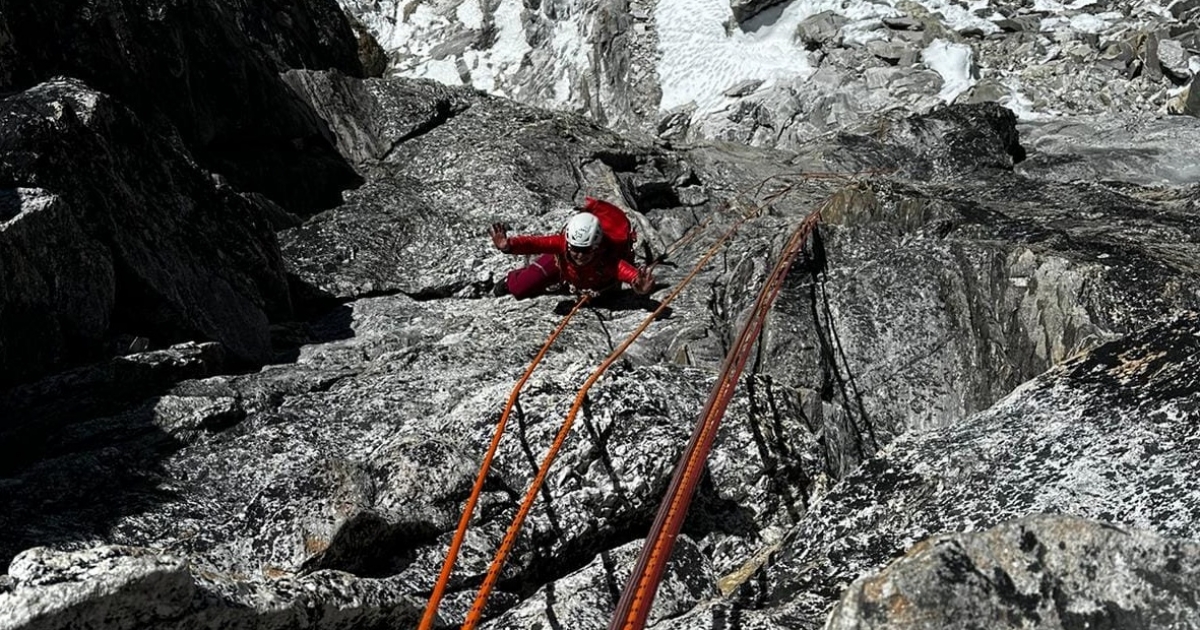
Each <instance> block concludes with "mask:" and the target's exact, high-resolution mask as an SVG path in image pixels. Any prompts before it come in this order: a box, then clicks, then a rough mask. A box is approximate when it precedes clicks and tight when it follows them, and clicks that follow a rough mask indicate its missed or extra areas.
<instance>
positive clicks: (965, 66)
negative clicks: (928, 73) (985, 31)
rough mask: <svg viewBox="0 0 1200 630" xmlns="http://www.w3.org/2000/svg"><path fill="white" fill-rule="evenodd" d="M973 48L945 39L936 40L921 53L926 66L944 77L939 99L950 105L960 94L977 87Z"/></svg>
mask: <svg viewBox="0 0 1200 630" xmlns="http://www.w3.org/2000/svg"><path fill="white" fill-rule="evenodd" d="M971 58H972V51H971V47H970V46H968V45H966V44H955V43H951V42H948V41H946V40H944V39H935V40H933V41H932V42H930V43H929V45H928V46H926V47H925V50H923V51H921V59H922V61H923V62H924V63H925V66H926V67H927V68H929V69H930V70H933V71H934V72H936V73H938V74H940V75H941V76H942V90H941V92H939V93H938V98H940V99H942V100H943V101H945V102H947V103H950V102H953V101H954V99H955V98H958V95H959V94H962V93H963V92H965V91H967V90H968V89H970V87H971V86H973V85H975V79H973V78H971Z"/></svg>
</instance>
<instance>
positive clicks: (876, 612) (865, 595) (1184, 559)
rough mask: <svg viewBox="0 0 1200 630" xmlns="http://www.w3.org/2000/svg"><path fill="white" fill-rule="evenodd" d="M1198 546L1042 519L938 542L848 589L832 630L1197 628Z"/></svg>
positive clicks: (1090, 524)
mask: <svg viewBox="0 0 1200 630" xmlns="http://www.w3.org/2000/svg"><path fill="white" fill-rule="evenodd" d="M1197 552H1200V547H1198V546H1197V545H1196V543H1194V542H1184V541H1180V540H1178V539H1172V538H1163V537H1161V536H1156V535H1154V534H1150V533H1148V532H1145V531H1140V530H1133V531H1129V530H1124V529H1121V528H1118V527H1114V526H1112V525H1109V524H1107V523H1102V522H1098V521H1089V520H1085V519H1080V518H1075V517H1067V516H1047V515H1038V516H1030V517H1025V518H1022V519H1019V520H1016V521H1010V522H1007V523H1003V524H1001V525H998V526H996V527H994V528H992V529H990V530H987V531H984V532H978V533H970V534H954V535H941V536H935V537H933V538H931V539H929V540H927V541H924V542H922V543H920V544H919V545H917V546H914V547H913V548H912V549H911V550H909V551H908V552H907V553H906V554H905V557H904V558H903V559H900V560H897V561H895V562H893V563H892V564H891V565H889V566H888V567H887V569H885V570H884V571H883V572H882V573H881V574H879V575H878V576H869V577H864V578H860V579H859V580H857V581H856V582H855V584H854V585H853V586H852V587H851V588H850V589H848V590H847V593H846V595H845V596H844V597H843V600H842V603H841V604H839V605H838V607H837V608H836V609H835V610H834V612H833V614H832V615H831V617H830V619H829V623H828V624H826V626H825V627H826V628H829V629H839V628H877V627H880V626H884V625H886V626H887V627H889V628H949V627H957V628H968V627H978V628H983V627H991V628H1022V627H1029V626H1030V625H1035V626H1036V627H1038V628H1080V627H1104V626H1114V627H1115V626H1120V627H1122V628H1171V627H1188V626H1190V625H1191V624H1193V623H1194V622H1195V619H1196V613H1197V611H1196V605H1195V602H1196V600H1197V598H1196V596H1197V593H1196V586H1195V585H1196V576H1195V574H1194V573H1195V572H1194V567H1195V566H1196V565H1195V557H1196V554H1197Z"/></svg>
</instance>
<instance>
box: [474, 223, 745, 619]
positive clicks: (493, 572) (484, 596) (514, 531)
mask: <svg viewBox="0 0 1200 630" xmlns="http://www.w3.org/2000/svg"><path fill="white" fill-rule="evenodd" d="M748 218H750V216H749V215H747V216H743V217H741V218H740V219H738V220H737V221H736V222H735V223H734V224H733V226H731V227H730V228H729V230H727V231H726V232H725V233H724V234H723V235H722V236H721V237H720V238H719V239H718V240H717V242H716V243H715V244H713V246H712V247H711V248H709V250H708V251H707V252H706V253H705V254H704V256H703V257H702V258H701V259H700V261H699V262H697V263H696V266H695V267H694V268H693V269H692V271H691V272H690V273H689V274H688V275H687V277H685V278H684V279H683V280H681V281H680V282H679V284H678V285H676V287H675V289H674V290H672V291H671V293H670V294H668V295H667V297H666V298H664V299H663V301H662V303H661V304H660V305H659V306H658V308H657V309H655V310H654V312H653V313H651V314H650V315H649V316H648V317H646V319H645V320H644V321H643V322H642V323H641V325H639V326H638V327H637V329H636V330H634V331H633V333H632V334H630V335H629V337H628V338H627V339H626V340H625V341H624V342H623V343H622V344H621V345H620V346H618V347H617V349H616V350H613V351H612V353H610V354H609V355H608V357H607V358H606V359H605V360H604V361H603V362H602V363H601V364H600V366H599V367H598V368H596V370H595V371H594V372H592V374H591V376H589V377H588V378H587V380H586V381H584V384H583V386H582V387H580V389H579V393H578V394H577V395H576V396H575V402H574V404H573V405H571V410H570V412H568V414H567V418H566V419H565V420H564V421H563V424H562V427H560V428H559V430H558V434H557V435H556V436H555V438H554V442H553V443H552V444H551V445H550V450H549V451H548V452H547V453H546V457H545V458H544V459H543V461H542V465H541V467H539V468H538V471H537V475H535V476H534V478H533V482H532V484H531V485H530V486H529V490H528V491H527V492H526V493H525V499H524V500H523V501H522V502H521V507H520V509H518V510H517V515H516V516H515V517H514V518H513V522H512V524H511V525H509V528H508V531H507V532H505V534H504V540H503V541H501V543H500V549H499V550H498V551H497V552H496V557H495V558H494V559H493V560H492V565H491V566H490V567H489V568H488V573H487V577H485V578H484V581H483V584H482V586H480V588H479V594H478V595H477V596H476V597H475V602H474V603H473V604H472V605H471V610H470V612H468V613H467V618H466V621H465V622H464V623H463V625H462V630H473V629H474V628H475V626H477V625H478V624H479V621H480V619H481V618H482V617H483V610H484V607H486V606H487V600H488V597H489V596H490V595H491V592H492V588H493V587H494V586H495V585H496V580H498V579H499V578H500V571H501V570H503V568H504V562H505V560H507V558H508V554H509V553H510V552H511V551H512V547H513V545H514V544H515V543H516V540H517V535H518V534H519V533H520V531H521V526H522V525H523V524H524V523H525V518H526V516H528V514H529V510H530V509H532V507H533V502H534V500H535V499H536V497H537V494H538V492H539V491H540V490H541V487H542V483H544V482H545V479H546V474H547V473H549V471H550V464H551V463H553V462H554V458H555V457H556V456H557V455H558V451H559V450H560V449H561V448H562V445H563V442H565V441H566V438H567V434H568V433H570V431H571V425H573V424H574V422H575V416H576V415H577V414H578V413H579V409H580V408H581V407H582V406H583V400H584V397H586V396H587V393H588V390H590V389H591V388H592V385H594V384H595V383H596V381H597V380H599V379H600V377H601V376H602V375H603V374H604V372H605V371H606V370H607V369H608V368H609V366H611V365H612V364H613V363H615V362H616V360H617V359H618V358H620V356H621V354H623V353H624V352H625V350H626V349H627V348H628V347H629V346H630V345H632V344H633V342H634V341H635V340H637V338H638V337H639V336H640V335H641V334H642V332H643V331H645V330H646V328H648V327H649V326H650V324H651V322H653V321H654V320H655V319H657V318H658V316H659V315H660V314H661V313H662V312H663V311H664V310H665V309H666V307H667V305H668V304H670V303H671V302H672V301H673V300H674V299H675V298H676V297H678V296H679V294H680V292H682V291H683V289H684V288H685V287H686V286H687V285H688V284H689V283H690V282H691V281H692V280H693V279H694V278H695V277H696V275H697V274H699V273H700V270H701V269H702V268H703V267H704V265H705V264H707V263H708V261H709V260H710V259H712V257H713V256H715V255H716V254H717V252H718V251H719V250H720V248H721V246H722V245H724V243H725V241H727V240H729V238H730V237H731V236H733V234H734V232H736V231H737V229H738V228H739V227H740V226H741V224H742V223H743V222H745V221H746V219H748Z"/></svg>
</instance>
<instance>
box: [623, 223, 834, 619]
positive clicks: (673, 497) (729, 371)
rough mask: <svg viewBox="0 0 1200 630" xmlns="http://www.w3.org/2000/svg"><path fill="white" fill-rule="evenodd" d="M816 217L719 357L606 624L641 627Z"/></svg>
mask: <svg viewBox="0 0 1200 630" xmlns="http://www.w3.org/2000/svg"><path fill="white" fill-rule="evenodd" d="M819 219H820V211H819V210H818V211H816V212H813V213H812V214H811V215H809V216H808V218H806V219H805V220H804V222H802V223H801V224H800V226H799V227H798V228H797V229H796V230H795V231H794V232H793V233H792V236H791V237H790V238H789V239H788V243H787V244H786V245H785V246H784V248H783V250H782V253H781V255H780V259H779V261H778V262H777V263H776V265H775V267H774V269H772V271H771V274H770V275H769V276H768V279H767V281H766V283H765V284H764V285H763V288H762V290H760V291H759V295H758V299H757V300H756V301H755V304H754V308H753V309H752V311H751V315H750V317H749V319H748V320H747V321H746V323H745V324H744V325H743V326H742V329H741V331H740V332H739V334H738V339H737V342H736V343H735V344H734V346H733V347H732V348H730V350H729V353H728V354H727V355H726V357H725V364H724V366H723V367H722V369H721V378H720V380H719V381H718V385H717V386H716V387H715V388H714V389H713V391H712V393H711V394H710V395H709V399H708V402H707V403H706V404H705V406H704V410H703V411H702V412H701V414H700V420H699V422H698V423H697V424H696V428H695V429H694V430H693V432H692V438H691V441H690V443H689V444H688V447H687V449H686V450H685V451H684V453H683V456H682V458H681V459H680V461H679V463H678V464H677V465H676V468H675V474H674V476H673V477H672V479H671V485H670V487H669V488H668V490H667V497H666V498H665V499H664V501H663V503H662V505H661V507H660V508H659V511H658V515H657V516H656V517H655V520H654V525H653V527H652V528H651V531H650V535H649V536H648V537H647V539H646V544H645V546H643V548H642V553H641V554H640V556H639V557H638V562H637V565H636V567H635V568H634V571H633V573H632V574H631V575H630V577H629V582H628V583H627V584H626V587H625V590H624V592H623V593H622V595H621V599H620V602H619V603H618V604H617V610H616V613H615V614H614V615H613V618H612V623H611V624H610V625H609V630H641V628H643V627H644V626H645V623H646V618H647V616H648V615H649V613H650V606H651V604H653V603H654V596H655V594H656V593H657V592H658V584H659V581H660V580H661V579H662V573H663V571H664V569H665V568H666V564H667V560H668V559H670V556H671V551H672V549H674V546H675V539H676V538H677V537H678V535H679V530H680V529H681V528H682V527H683V521H684V518H685V517H686V516H687V510H688V505H689V504H690V503H691V500H692V496H693V495H694V494H695V491H696V486H697V484H698V483H699V481H700V475H701V473H702V472H703V470H704V463H705V461H707V459H708V453H709V451H710V450H711V449H712V444H713V441H714V440H715V439H716V435H717V429H718V427H719V426H720V423H721V419H722V417H723V416H724V415H725V410H726V408H727V407H728V406H729V402H730V401H731V400H732V398H733V394H734V391H735V390H736V388H737V382H738V379H739V378H740V376H741V374H742V370H743V369H745V366H746V361H747V360H748V359H749V356H750V352H751V350H752V349H753V347H754V344H755V342H756V341H757V340H758V338H759V336H760V334H761V333H762V329H763V326H764V324H765V323H766V318H767V315H768V314H769V313H770V310H771V305H772V304H774V302H775V299H776V298H777V297H778V296H779V292H780V291H781V290H782V289H783V285H784V281H785V280H786V279H787V274H788V271H790V269H791V265H792V262H793V261H794V260H795V258H796V256H797V255H799V252H800V250H801V247H802V246H803V244H804V241H805V239H806V238H807V236H808V234H809V233H811V232H812V230H813V228H814V226H815V225H816V223H817V221H818V220H819Z"/></svg>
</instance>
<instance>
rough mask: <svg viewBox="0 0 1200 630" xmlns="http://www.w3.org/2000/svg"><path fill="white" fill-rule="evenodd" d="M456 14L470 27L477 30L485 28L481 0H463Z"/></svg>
mask: <svg viewBox="0 0 1200 630" xmlns="http://www.w3.org/2000/svg"><path fill="white" fill-rule="evenodd" d="M454 15H455V16H456V17H458V21H459V22H462V25H463V26H464V27H466V28H468V29H471V30H476V31H477V30H479V29H481V28H483V9H482V8H480V7H479V0H463V3H462V4H460V5H458V9H456V10H455V12H454Z"/></svg>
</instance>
